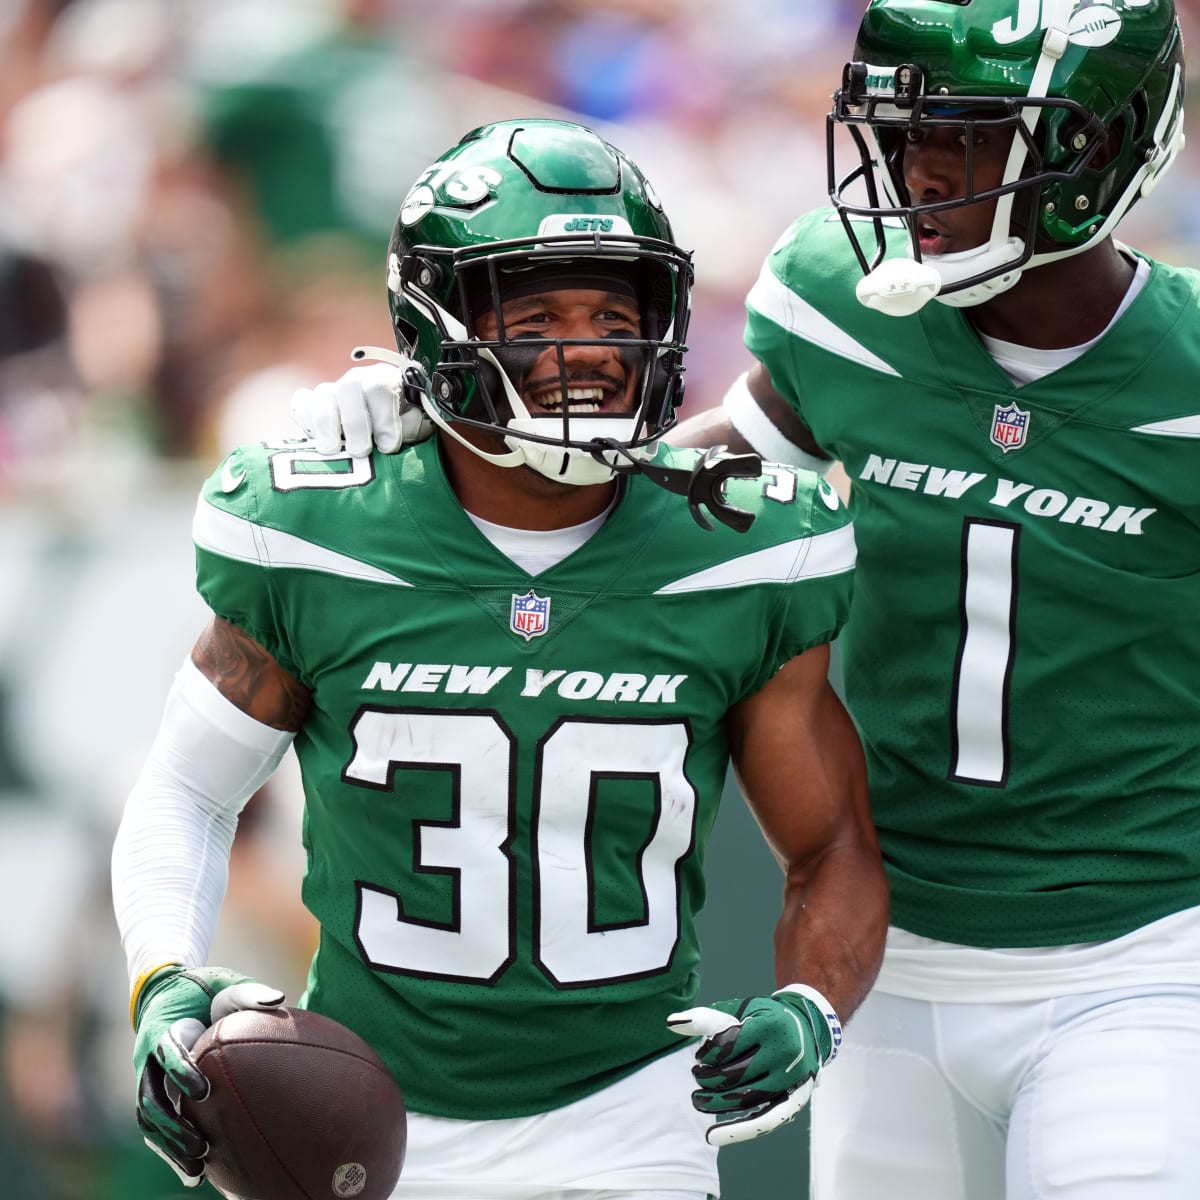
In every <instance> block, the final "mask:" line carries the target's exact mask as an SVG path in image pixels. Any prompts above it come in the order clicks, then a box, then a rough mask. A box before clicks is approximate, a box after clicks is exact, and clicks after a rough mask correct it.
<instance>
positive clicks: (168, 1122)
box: [133, 966, 284, 1187]
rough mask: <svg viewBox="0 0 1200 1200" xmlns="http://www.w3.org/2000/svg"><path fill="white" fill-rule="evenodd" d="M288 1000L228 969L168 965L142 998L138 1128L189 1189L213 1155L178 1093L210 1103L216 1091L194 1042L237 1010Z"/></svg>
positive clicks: (136, 1047) (136, 1062)
mask: <svg viewBox="0 0 1200 1200" xmlns="http://www.w3.org/2000/svg"><path fill="white" fill-rule="evenodd" d="M283 999H284V997H283V993H282V992H280V991H278V990H276V989H275V988H270V987H267V986H266V985H265V984H261V983H256V982H255V981H254V980H253V979H250V978H248V977H247V976H245V975H239V974H238V973H237V972H236V971H228V970H226V969H225V968H223V967H193V968H191V969H190V970H184V969H183V968H182V967H174V966H172V967H164V968H163V969H162V970H161V971H158V972H156V973H155V974H154V975H153V976H151V978H150V980H149V982H148V983H147V984H146V985H145V987H144V988H143V989H142V991H141V993H140V995H139V996H138V1005H137V1013H136V1015H135V1021H134V1030H135V1034H134V1044H133V1068H134V1072H135V1074H136V1076H137V1081H138V1082H137V1088H138V1092H137V1121H138V1127H139V1128H140V1129H141V1131H142V1136H143V1137H144V1138H145V1139H146V1145H147V1146H149V1147H150V1149H151V1150H153V1151H154V1153H155V1154H157V1155H158V1156H159V1157H160V1158H162V1159H164V1160H165V1161H166V1163H167V1165H168V1166H170V1167H171V1169H172V1170H173V1171H174V1172H175V1174H176V1175H178V1176H179V1179H180V1181H181V1182H182V1183H183V1185H184V1186H185V1187H197V1186H198V1185H199V1184H200V1182H201V1180H202V1179H203V1178H204V1156H205V1155H206V1154H207V1153H208V1143H207V1141H205V1139H204V1136H203V1135H202V1134H201V1133H200V1131H199V1130H198V1129H197V1128H196V1127H195V1126H194V1125H193V1124H192V1123H191V1122H190V1121H187V1120H185V1119H184V1118H183V1117H182V1116H180V1114H179V1107H178V1097H180V1096H186V1097H188V1099H189V1100H204V1099H205V1098H206V1097H207V1096H208V1091H209V1084H208V1080H207V1079H206V1078H205V1077H204V1074H203V1073H202V1072H201V1070H200V1069H199V1067H197V1066H196V1061H195V1059H194V1058H192V1047H193V1046H195V1044H196V1043H197V1041H199V1040H200V1035H201V1034H202V1033H203V1032H204V1031H205V1030H206V1029H207V1028H208V1027H209V1026H210V1025H212V1024H215V1023H216V1022H217V1021H219V1020H220V1019H221V1018H222V1017H224V1016H228V1015H229V1014H230V1013H231V1012H236V1011H237V1010H238V1009H242V1008H260V1009H269V1008H277V1007H278V1006H279V1005H281V1004H282V1003H283ZM173 1097H174V1098H173Z"/></svg>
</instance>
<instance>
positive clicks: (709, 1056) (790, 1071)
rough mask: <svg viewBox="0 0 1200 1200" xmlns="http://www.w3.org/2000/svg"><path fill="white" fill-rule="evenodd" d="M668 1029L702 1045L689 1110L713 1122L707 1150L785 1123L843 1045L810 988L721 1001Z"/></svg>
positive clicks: (677, 1017)
mask: <svg viewBox="0 0 1200 1200" xmlns="http://www.w3.org/2000/svg"><path fill="white" fill-rule="evenodd" d="M810 997H813V998H810ZM667 1025H668V1026H669V1027H670V1028H671V1029H672V1030H674V1031H675V1032H676V1033H679V1034H683V1035H685V1036H693V1035H698V1036H700V1037H702V1038H704V1041H702V1042H701V1043H700V1045H699V1046H697V1047H696V1065H695V1066H694V1067H693V1068H692V1074H693V1076H694V1077H695V1079H696V1082H697V1084H699V1087H697V1089H696V1090H695V1091H694V1092H693V1093H692V1103H693V1104H694V1105H695V1106H696V1108H697V1109H699V1110H700V1112H702V1113H707V1114H709V1115H710V1116H713V1117H716V1118H717V1122H716V1124H715V1125H710V1126H709V1127H708V1130H707V1131H706V1133H705V1136H706V1138H707V1139H708V1142H709V1144H710V1145H713V1146H728V1145H730V1144H732V1143H734V1142H744V1141H748V1140H749V1139H750V1138H756V1137H760V1136H761V1135H762V1134H764V1133H770V1132H771V1130H773V1129H777V1128H778V1127H779V1126H780V1125H783V1124H784V1123H786V1122H787V1121H790V1120H791V1119H792V1118H793V1117H794V1116H795V1115H796V1114H797V1113H798V1112H799V1111H800V1110H801V1109H802V1108H803V1107H804V1106H805V1105H806V1104H807V1103H808V1098H809V1096H810V1095H811V1093H812V1089H813V1084H814V1082H815V1081H816V1077H817V1072H818V1071H819V1070H820V1069H821V1068H822V1067H823V1066H824V1065H825V1064H826V1063H827V1062H829V1060H830V1059H831V1058H833V1056H834V1054H835V1053H836V1052H837V1044H838V1043H840V1041H841V1025H840V1024H839V1023H838V1019H837V1016H836V1014H835V1013H834V1012H833V1010H832V1008H831V1007H830V1006H829V1005H828V1004H827V1003H825V1002H824V1000H823V998H822V997H821V995H820V993H819V992H815V991H813V990H812V989H811V988H802V989H798V990H791V989H783V990H781V991H778V992H775V993H774V994H773V995H770V996H750V997H749V998H747V999H742V1000H720V1001H718V1002H717V1003H715V1004H713V1005H711V1006H709V1007H706V1008H689V1009H687V1010H686V1011H684V1012H678V1013H672V1014H671V1015H670V1016H669V1017H668V1018H667Z"/></svg>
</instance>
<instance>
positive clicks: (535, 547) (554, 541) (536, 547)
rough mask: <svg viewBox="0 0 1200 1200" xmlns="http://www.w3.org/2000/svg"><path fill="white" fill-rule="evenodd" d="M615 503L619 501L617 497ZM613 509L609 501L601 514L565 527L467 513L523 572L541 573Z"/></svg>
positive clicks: (572, 549)
mask: <svg viewBox="0 0 1200 1200" xmlns="http://www.w3.org/2000/svg"><path fill="white" fill-rule="evenodd" d="M613 503H614V504H615V503H616V501H615V499H614V501H613ZM612 509H613V506H612V504H610V505H609V506H608V507H607V508H606V509H605V510H604V511H603V512H602V513H601V514H600V515H599V516H597V517H593V518H592V519H591V520H590V521H584V522H583V524H582V525H568V526H567V528H566V529H513V528H512V527H511V526H509V525H496V524H494V523H493V522H492V521H485V520H484V519H483V518H482V517H477V516H476V515H475V514H474V513H470V512H469V513H467V516H468V517H470V518H471V520H472V521H473V522H474V523H475V528H476V529H478V530H479V532H480V533H482V534H483V536H484V537H485V538H487V540H488V541H489V542H491V543H492V545H493V546H495V547H496V549H497V550H499V551H500V553H501V554H503V555H504V556H505V557H506V558H510V559H512V561H513V562H515V563H516V564H517V566H518V567H520V568H521V570H522V571H524V572H526V574H528V575H540V574H541V573H542V572H543V571H548V570H550V568H551V567H555V566H557V565H558V564H559V563H560V562H562V560H563V559H564V558H566V557H567V556H568V555H569V554H574V553H575V551H576V550H578V549H579V547H580V546H582V545H583V544H584V543H585V542H586V541H587V540H588V538H590V537H591V536H592V534H594V533H595V532H596V530H597V529H599V528H600V526H601V525H603V524H604V522H605V521H607V520H608V514H609V513H610V512H612Z"/></svg>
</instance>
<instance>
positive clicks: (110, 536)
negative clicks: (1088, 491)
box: [0, 0, 1200, 1200]
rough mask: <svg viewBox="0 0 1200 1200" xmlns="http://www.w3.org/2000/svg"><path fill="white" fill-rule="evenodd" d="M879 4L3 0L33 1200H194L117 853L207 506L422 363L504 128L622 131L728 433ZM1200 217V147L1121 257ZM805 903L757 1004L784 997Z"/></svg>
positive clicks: (295, 860) (1, 732)
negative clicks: (123, 944)
mask: <svg viewBox="0 0 1200 1200" xmlns="http://www.w3.org/2000/svg"><path fill="white" fill-rule="evenodd" d="M864 2H865V0H804V2H803V3H801V2H799V0H739V3H738V4H737V5H736V6H733V5H730V4H727V3H725V2H723V0H608V3H606V4H604V5H603V6H597V5H593V4H588V3H584V2H582V0H439V2H438V3H436V4H429V3H427V2H422V3H418V2H417V0H0V1194H3V1196H4V1197H5V1198H6V1200H163V1198H165V1197H175V1196H177V1195H182V1194H186V1193H184V1192H183V1191H182V1189H180V1188H178V1187H177V1186H176V1185H175V1184H174V1179H173V1176H172V1175H171V1174H170V1173H169V1172H168V1171H167V1170H166V1168H165V1167H163V1166H162V1165H161V1164H159V1163H158V1162H157V1160H155V1159H153V1158H152V1156H150V1155H149V1154H148V1153H147V1152H146V1151H145V1150H144V1149H143V1148H142V1147H141V1144H140V1139H139V1138H138V1137H137V1136H136V1134H135V1132H134V1125H133V1114H132V1086H133V1080H132V1071H131V1068H130V1064H129V1052H130V1048H131V1044H132V1040H131V1035H130V1033H129V1027H128V1018H127V1014H126V1004H125V1001H126V981H125V976H124V961H123V957H122V955H121V951H120V947H119V944H118V940H117V936H116V931H115V928H114V926H113V921H112V916H111V909H110V904H109V896H108V856H109V849H110V846H111V841H112V836H113V833H114V831H115V828H116V823H117V821H118V819H119V815H120V810H121V805H122V803H123V801H124V796H125V792H126V790H127V789H128V787H129V785H130V783H131V782H132V779H133V777H134V775H135V774H136V771H137V769H138V767H139V765H140V762H141V759H142V757H143V755H144V753H145V750H146V748H147V746H148V745H149V742H150V740H151V738H152V737H153V734H154V730H155V728H156V725H157V720H158V714H159V712H160V709H161V703H162V699H163V696H164V695H165V692H166V689H167V687H168V685H169V682H170V678H171V675H172V674H173V672H174V671H175V669H176V668H177V666H178V664H179V662H180V661H181V660H182V658H183V655H184V654H185V653H186V652H187V649H188V648H189V646H190V645H191V642H192V640H193V639H194V637H195V635H196V633H197V632H198V631H199V629H200V627H201V625H202V623H203V620H204V618H205V612H204V609H203V606H202V605H201V603H200V601H199V600H198V599H197V598H195V597H194V595H193V593H192V587H191V581H192V567H191V562H192V552H191V545H190V540H189V520H190V511H191V508H192V506H193V504H194V499H195V493H196V489H197V487H198V486H199V483H200V482H201V480H202V479H203V477H204V476H205V475H206V474H207V473H208V472H209V471H210V470H211V469H212V468H213V466H215V464H216V463H217V462H218V461H219V459H220V458H221V457H222V455H223V453H224V451H225V450H227V449H228V448H229V447H231V446H232V445H234V444H235V443H237V442H240V441H246V440H253V439H257V438H259V437H264V436H270V435H275V434H279V433H281V432H282V433H292V432H294V431H292V430H289V429H288V418H287V402H288V398H289V396H290V395H291V392H292V391H293V389H295V388H296V387H299V386H303V385H310V384H313V383H315V382H317V381H319V380H321V379H328V378H335V377H336V376H337V375H339V374H341V372H342V371H343V370H344V369H345V368H346V366H348V365H349V359H348V355H349V351H350V349H351V348H352V347H354V346H355V345H359V344H376V345H382V346H388V345H391V344H392V343H391V334H390V329H389V325H388V318H387V305H386V300H385V291H384V256H385V248H386V243H387V236H388V233H389V231H390V228H391V224H392V221H393V219H394V217H395V213H396V211H397V209H398V206H399V203H400V201H401V199H402V198H403V195H404V192H405V191H406V190H407V187H408V184H409V182H410V181H411V180H412V179H413V178H414V177H415V176H416V175H417V174H418V173H419V172H420V171H421V170H422V169H423V168H424V167H425V166H426V165H428V163H429V162H430V161H432V159H433V158H435V157H436V156H437V155H438V154H439V153H440V152H441V151H442V150H443V149H445V148H446V147H448V146H450V145H452V144H453V143H454V142H455V141H457V140H458V138H459V137H460V136H461V135H462V134H463V133H465V132H466V131H467V130H469V129H471V128H472V127H474V126H475V125H478V124H482V123H484V122H486V121H489V120H495V119H501V118H507V117H520V116H539V115H569V116H574V117H576V118H577V119H580V120H583V121H584V122H585V123H588V124H591V125H593V126H594V127H596V128H598V129H600V130H601V131H602V132H603V133H605V135H606V136H608V137H610V138H611V140H613V141H615V142H616V143H617V144H618V145H620V146H621V147H622V148H623V149H625V150H626V151H627V152H629V153H630V154H631V155H632V157H633V158H634V159H635V160H636V161H637V162H639V163H640V164H641V166H642V167H643V168H644V169H645V170H646V172H647V174H648V175H649V176H650V178H651V180H652V181H653V183H654V185H655V187H656V188H657V190H658V191H659V193H660V194H661V195H662V197H663V199H664V203H665V204H666V206H667V209H668V212H669V213H670V214H671V215H672V219H673V221H674V223H675V229H676V235H677V240H678V241H680V242H681V243H682V244H683V245H685V246H687V247H689V248H692V249H694V251H695V253H696V269H697V287H696V292H695V299H694V305H695V315H694V319H693V324H692V330H691V336H690V338H689V342H690V346H691V349H690V354H689V368H688V391H687V395H688V400H687V405H688V408H689V409H690V411H697V410H699V409H701V408H705V407H708V406H710V405H713V404H715V403H718V402H719V400H720V397H721V395H722V393H723V392H724V390H725V388H726V386H727V385H728V383H729V381H730V380H731V379H732V378H733V376H734V375H735V374H736V373H737V372H738V371H740V370H741V369H743V368H744V367H745V366H746V365H748V358H747V356H746V353H745V351H744V350H743V348H742V346H741V337H740V334H741V325H742V313H743V308H742V302H743V298H744V295H745V293H746V291H747V289H748V288H749V286H750V284H751V283H752V282H753V279H754V277H755V275H756V274H757V271H758V268H759V265H760V263H761V260H762V258H763V256H764V254H765V253H766V251H767V250H768V249H769V247H770V246H771V244H772V243H773V242H774V241H775V239H776V237H777V236H778V234H779V233H780V232H781V231H782V230H783V228H784V227H785V226H786V225H787V223H788V222H789V220H790V219H791V218H792V217H793V216H795V215H796V214H798V213H799V212H801V211H802V210H804V209H806V208H809V207H812V206H815V205H818V204H821V203H824V201H825V198H826V183H825V162H824V140H825V125H824V113H825V111H826V109H827V107H828V101H829V95H830V92H831V91H832V89H833V87H834V86H836V84H837V81H838V78H839V74H840V68H841V65H842V62H843V61H844V59H845V58H846V57H847V55H848V52H849V49H850V47H851V45H852V43H853V37H854V30H855V28H856V25H857V21H858V18H859V16H860V14H861V9H862V6H863V4H864ZM1196 4H1197V0H1185V3H1184V4H1183V5H1181V15H1182V17H1183V19H1184V22H1185V35H1193V36H1191V38H1190V40H1191V42H1192V43H1193V44H1196V45H1200V38H1198V37H1197V36H1196V35H1200V20H1198V19H1197V17H1198V15H1200V14H1197V13H1196V12H1195V11H1194V8H1195V6H1196ZM735 9H736V11H735ZM1196 62H1197V65H1200V57H1198V58H1197V60H1196ZM1190 75H1191V76H1192V80H1193V86H1192V91H1193V94H1194V98H1193V101H1192V103H1191V104H1190V106H1189V107H1190V108H1191V109H1192V110H1193V115H1192V117H1191V118H1190V119H1191V124H1192V126H1193V127H1194V128H1196V129H1197V130H1200V124H1198V123H1197V114H1196V113H1195V110H1196V108H1197V105H1198V103H1200V101H1198V100H1197V99H1196V97H1200V89H1198V88H1197V87H1196V86H1195V75H1196V69H1195V68H1193V70H1192V71H1191V72H1190ZM1198 196H1200V133H1197V135H1196V140H1195V142H1194V145H1193V147H1191V148H1189V149H1188V150H1186V151H1185V153H1184V155H1183V156H1182V158H1181V160H1180V161H1179V162H1178V164H1177V165H1176V166H1175V168H1174V169H1173V171H1172V172H1171V174H1170V175H1168V177H1167V178H1166V180H1165V182H1164V183H1163V184H1162V185H1161V187H1160V188H1159V190H1158V192H1157V193H1156V194H1155V196H1154V198H1153V200H1152V201H1150V202H1149V203H1145V204H1143V205H1142V206H1141V207H1139V208H1137V209H1135V210H1134V214H1133V215H1132V216H1131V218H1130V219H1129V220H1128V221H1127V223H1126V225H1125V227H1124V229H1123V237H1124V239H1125V240H1127V241H1129V242H1131V243H1132V244H1134V245H1137V246H1139V247H1140V248H1143V249H1146V250H1149V251H1151V252H1152V253H1155V254H1157V255H1158V256H1160V257H1163V258H1166V259H1168V260H1170V261H1174V262H1178V263H1183V264H1189V265H1200V203H1198V202H1197V199H1198ZM244 826H245V829H244V834H243V836H241V837H239V839H238V845H237V849H236V852H235V860H234V863H233V866H232V871H231V882H230V893H229V898H228V901H227V905H226V915H225V918H224V919H223V923H222V929H221V932H220V934H219V945H218V946H217V947H216V948H215V949H214V952H213V961H214V962H222V963H228V965H231V966H238V967H241V968H242V969H244V970H248V971H252V972H253V973H255V974H258V975H259V977H261V978H263V979H265V980H267V981H269V982H273V983H278V984H279V985H280V986H283V987H284V988H285V990H287V991H288V995H289V999H290V1000H293V1001H294V1000H295V999H296V997H297V996H298V994H299V991H300V990H301V988H302V986H303V964H304V963H305V961H306V960H307V956H308V954H309V951H310V949H311V944H312V937H313V930H312V928H311V925H310V923H309V921H308V919H307V918H306V917H305V916H304V914H303V913H302V912H301V911H300V910H299V907H298V903H297V898H296V887H297V881H298V878H299V873H300V869H301V860H300V854H299V848H298V840H297V839H298V800H297V793H296V781H295V775H294V767H293V766H292V765H291V763H290V760H289V765H288V767H287V768H285V770H284V771H283V772H282V773H281V774H280V775H279V776H277V777H276V779H275V780H273V781H272V783H271V784H270V785H268V789H267V790H265V791H264V793H262V794H260V795H259V796H258V797H255V799H254V801H252V803H251V806H250V808H249V809H248V810H247V814H246V816H245V818H244ZM731 869H732V868H731ZM768 877H769V876H768ZM737 886H738V885H737V884H736V881H734V882H731V883H730V884H729V886H728V887H727V888H725V889H723V887H722V881H720V880H718V881H716V882H715V885H714V889H713V894H714V904H721V903H724V901H723V899H722V897H723V896H726V895H735V894H736V889H737ZM775 892H776V889H774V888H772V890H771V892H770V897H769V898H768V900H767V901H766V904H767V908H766V911H765V915H764V919H763V922H762V925H763V927H762V929H761V930H760V934H759V940H758V941H757V942H755V941H754V939H751V942H752V947H751V948H752V950H753V952H754V954H755V955H756V961H757V962H758V966H757V968H756V969H757V970H758V972H759V974H758V977H756V978H754V979H744V980H742V981H741V983H740V984H739V985H735V986H738V987H739V990H754V989H756V988H761V987H764V986H767V985H768V984H769V982H770V979H769V959H770V932H771V930H770V926H771V922H772V920H773V916H772V910H773V905H774V903H775ZM744 928H745V927H744V926H743V932H742V934H741V935H740V938H741V941H742V943H743V944H744V943H745V941H746V939H745V933H744ZM720 936H721V933H720V931H719V930H717V931H716V932H715V933H714V934H713V937H714V941H719V939H720ZM715 953H716V954H717V955H718V957H719V954H720V947H719V946H717V948H716V951H715ZM727 1190H728V1189H727ZM797 1194H800V1193H799V1192H797ZM729 1200H740V1198H739V1197H738V1196H736V1195H733V1194H732V1193H730V1194H729Z"/></svg>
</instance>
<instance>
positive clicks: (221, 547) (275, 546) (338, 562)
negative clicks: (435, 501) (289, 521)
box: [192, 496, 412, 587]
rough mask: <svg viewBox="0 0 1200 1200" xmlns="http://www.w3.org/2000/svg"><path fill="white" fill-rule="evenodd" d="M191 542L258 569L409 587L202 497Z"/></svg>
mask: <svg viewBox="0 0 1200 1200" xmlns="http://www.w3.org/2000/svg"><path fill="white" fill-rule="evenodd" d="M192 540H193V541H194V542H195V543H196V545H197V546H199V547H201V549H204V550H209V551H211V552H212V553H213V554H219V555H221V557H222V558H232V559H235V560H236V561H238V562H250V563H258V565H259V566H262V567H291V568H295V569H299V570H302V571H323V572H325V573H326V574H328V575H343V576H345V577H347V578H349V579H367V580H371V581H373V582H375V583H391V584H398V585H399V586H400V587H412V584H411V583H409V582H408V581H407V580H405V579H401V578H399V576H396V575H392V574H390V573H389V572H387V571H381V570H379V568H378V567H372V566H371V565H370V564H368V563H364V562H359V560H358V559H356V558H350V557H349V556H347V555H345V554H338V553H337V552H336V551H333V550H327V549H325V547H324V546H317V545H314V544H313V543H312V542H306V541H305V540H304V539H303V538H298V537H295V536H294V535H293V534H290V533H284V532H282V531H281V530H278V529H269V528H267V526H265V525H256V524H255V523H254V522H253V521H248V520H246V519H245V518H244V517H237V516H234V515H233V513H227V512H223V511H222V510H221V509H219V508H216V507H214V506H213V505H212V504H209V503H208V501H207V500H205V499H204V497H203V496H201V497H200V501H199V503H198V504H197V505H196V515H195V517H194V519H193V521H192Z"/></svg>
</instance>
